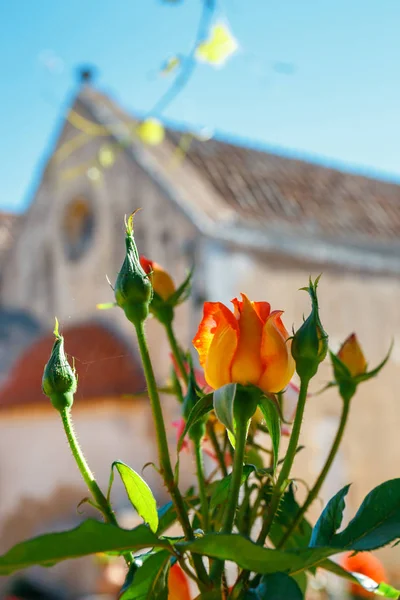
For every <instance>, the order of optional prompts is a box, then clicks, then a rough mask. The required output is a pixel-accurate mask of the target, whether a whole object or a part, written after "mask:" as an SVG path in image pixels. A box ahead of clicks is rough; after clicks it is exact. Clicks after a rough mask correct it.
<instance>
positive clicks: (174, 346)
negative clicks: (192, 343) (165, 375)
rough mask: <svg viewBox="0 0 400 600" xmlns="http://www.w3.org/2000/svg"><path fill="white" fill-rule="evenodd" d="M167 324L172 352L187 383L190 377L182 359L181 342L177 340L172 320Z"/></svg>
mask: <svg viewBox="0 0 400 600" xmlns="http://www.w3.org/2000/svg"><path fill="white" fill-rule="evenodd" d="M164 326H165V331H166V332H167V336H168V341H169V345H170V347H171V352H172V355H173V357H174V359H175V362H176V364H177V366H178V369H179V371H180V374H181V376H182V379H183V381H184V382H185V384H186V385H187V383H188V380H189V377H188V374H187V371H186V369H185V364H184V362H183V359H182V354H181V351H180V348H179V344H178V342H177V339H176V337H175V333H174V329H173V327H172V322H170V321H167V322H166V323H164Z"/></svg>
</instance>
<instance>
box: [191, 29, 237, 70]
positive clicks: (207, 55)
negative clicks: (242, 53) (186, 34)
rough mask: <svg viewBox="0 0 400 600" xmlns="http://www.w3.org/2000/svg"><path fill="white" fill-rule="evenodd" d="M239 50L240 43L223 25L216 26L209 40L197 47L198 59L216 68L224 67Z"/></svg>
mask: <svg viewBox="0 0 400 600" xmlns="http://www.w3.org/2000/svg"><path fill="white" fill-rule="evenodd" d="M237 49H238V43H237V41H236V39H235V38H234V37H233V35H232V33H231V32H230V30H229V28H228V27H227V26H226V25H224V24H223V23H217V24H215V25H214V26H213V27H212V29H211V33H210V36H209V38H208V39H207V40H206V41H205V42H202V43H201V44H199V45H198V46H197V50H196V58H197V59H198V60H200V61H202V62H207V63H209V64H211V65H214V66H220V65H223V64H224V63H225V62H226V61H227V59H228V58H229V57H230V56H232V54H234V53H235V52H236V50H237Z"/></svg>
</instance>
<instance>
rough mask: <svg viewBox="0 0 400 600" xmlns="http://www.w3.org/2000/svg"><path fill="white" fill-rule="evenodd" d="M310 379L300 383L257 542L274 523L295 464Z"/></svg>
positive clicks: (263, 539)
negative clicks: (279, 463) (286, 447)
mask: <svg viewBox="0 0 400 600" xmlns="http://www.w3.org/2000/svg"><path fill="white" fill-rule="evenodd" d="M308 383H309V380H308V379H304V378H303V379H302V380H301V383H300V391H299V399H298V402H297V409H296V416H295V419H294V423H293V429H292V434H291V436H290V441H289V446H288V449H287V452H286V456H285V460H284V461H283V465H282V469H281V471H280V473H279V477H278V480H277V482H276V484H275V486H274V490H273V493H272V498H271V503H270V505H269V507H268V512H267V516H266V519H265V521H264V524H263V526H262V528H261V531H260V534H259V536H258V538H257V544H264V542H265V540H266V538H267V536H268V534H269V531H270V529H271V526H272V523H273V521H274V518H275V515H276V511H277V510H278V507H279V503H280V500H281V498H282V495H283V493H284V491H285V489H286V486H287V481H288V478H289V475H290V471H291V468H292V465H293V461H294V457H295V456H296V452H297V446H298V442H299V437H300V429H301V424H302V421H303V415H304V407H305V404H306V399H307V389H308Z"/></svg>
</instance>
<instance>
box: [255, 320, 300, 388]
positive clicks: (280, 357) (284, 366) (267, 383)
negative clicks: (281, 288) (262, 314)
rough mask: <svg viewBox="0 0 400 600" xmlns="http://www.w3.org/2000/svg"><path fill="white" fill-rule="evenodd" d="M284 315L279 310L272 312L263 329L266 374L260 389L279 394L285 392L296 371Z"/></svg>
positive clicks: (262, 351)
mask: <svg viewBox="0 0 400 600" xmlns="http://www.w3.org/2000/svg"><path fill="white" fill-rule="evenodd" d="M282 313H283V311H279V310H276V311H274V312H272V313H271V314H270V316H269V317H268V319H267V321H266V323H265V325H264V328H263V335H262V342H261V356H262V361H263V366H264V372H263V374H262V376H261V378H260V381H259V387H260V388H261V389H263V390H264V391H266V392H273V393H277V392H280V391H281V390H283V388H284V387H286V386H287V384H288V383H289V381H290V380H291V378H292V376H293V373H294V370H295V362H294V360H293V358H292V355H291V352H290V347H291V342H290V341H288V338H289V334H288V332H287V330H286V328H285V326H284V324H283V323H282V320H281V314H282Z"/></svg>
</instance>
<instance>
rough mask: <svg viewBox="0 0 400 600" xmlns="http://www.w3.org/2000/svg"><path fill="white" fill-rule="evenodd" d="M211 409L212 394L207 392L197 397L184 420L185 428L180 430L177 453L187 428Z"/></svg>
mask: <svg viewBox="0 0 400 600" xmlns="http://www.w3.org/2000/svg"><path fill="white" fill-rule="evenodd" d="M212 409H213V395H212V394H207V395H206V396H203V397H202V398H200V399H199V401H198V402H196V404H195V405H194V407H193V408H192V410H191V412H190V414H189V416H188V419H187V421H186V425H185V429H184V430H183V432H182V435H181V437H180V438H179V440H178V453H179V452H180V451H181V449H182V444H183V441H184V439H185V437H186V435H187V433H188V431H189V429H190V428H191V427H192V426H193V425H195V424H196V423H197V422H198V421H200V419H202V418H203V417H204V416H205V415H206V414H207V413H209V412H210V411H212Z"/></svg>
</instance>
